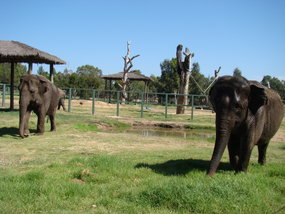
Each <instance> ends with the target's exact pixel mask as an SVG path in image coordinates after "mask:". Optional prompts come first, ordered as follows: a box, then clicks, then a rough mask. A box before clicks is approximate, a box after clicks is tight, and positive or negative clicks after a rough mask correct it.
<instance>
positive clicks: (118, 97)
mask: <svg viewBox="0 0 285 214" xmlns="http://www.w3.org/2000/svg"><path fill="white" fill-rule="evenodd" d="M119 115H120V91H117V117H119Z"/></svg>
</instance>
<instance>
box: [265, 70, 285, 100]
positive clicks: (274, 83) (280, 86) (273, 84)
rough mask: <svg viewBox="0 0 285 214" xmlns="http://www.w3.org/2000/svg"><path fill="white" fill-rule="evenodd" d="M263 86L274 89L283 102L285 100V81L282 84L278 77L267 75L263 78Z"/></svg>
mask: <svg viewBox="0 0 285 214" xmlns="http://www.w3.org/2000/svg"><path fill="white" fill-rule="evenodd" d="M261 84H262V85H264V86H267V87H270V88H272V89H273V90H275V91H277V92H278V93H279V94H280V96H281V98H282V100H284V99H285V85H284V81H283V82H282V81H281V80H279V79H278V78H276V77H271V76H269V75H266V76H264V77H263V79H262V81H261Z"/></svg>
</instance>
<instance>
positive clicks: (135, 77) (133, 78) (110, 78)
mask: <svg viewBox="0 0 285 214" xmlns="http://www.w3.org/2000/svg"><path fill="white" fill-rule="evenodd" d="M123 75H124V72H119V73H116V74H110V75H103V76H102V78H103V79H105V90H107V85H108V83H107V82H108V81H109V90H111V86H112V81H113V80H122V79H123ZM128 80H129V81H143V82H144V83H145V90H146V87H147V86H148V83H149V82H150V81H152V79H151V78H150V77H147V76H144V75H142V74H137V73H135V72H129V73H128Z"/></svg>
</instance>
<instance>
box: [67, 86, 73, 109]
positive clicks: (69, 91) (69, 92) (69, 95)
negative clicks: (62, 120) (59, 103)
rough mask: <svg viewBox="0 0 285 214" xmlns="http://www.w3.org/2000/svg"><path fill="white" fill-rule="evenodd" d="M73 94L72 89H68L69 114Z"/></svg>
mask: <svg viewBox="0 0 285 214" xmlns="http://www.w3.org/2000/svg"><path fill="white" fill-rule="evenodd" d="M71 92H72V88H69V89H68V112H70V110H71Z"/></svg>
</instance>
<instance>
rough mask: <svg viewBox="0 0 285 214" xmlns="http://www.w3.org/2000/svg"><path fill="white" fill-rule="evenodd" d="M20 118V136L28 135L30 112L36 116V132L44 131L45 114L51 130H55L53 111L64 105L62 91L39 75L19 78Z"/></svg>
mask: <svg viewBox="0 0 285 214" xmlns="http://www.w3.org/2000/svg"><path fill="white" fill-rule="evenodd" d="M19 91H20V100H19V106H20V120H19V134H20V136H21V137H22V138H24V137H28V136H29V129H28V123H29V119H30V114H31V112H32V111H33V112H35V114H36V115H37V116H38V122H37V133H38V134H43V133H44V122H45V117H46V115H48V116H49V118H50V122H51V131H55V130H56V125H55V113H56V110H57V108H60V106H63V108H65V107H64V100H63V99H64V92H63V91H62V90H61V89H59V88H57V87H56V86H55V85H54V84H53V83H51V82H50V81H49V80H48V79H46V78H45V77H43V76H40V75H31V74H27V75H24V76H22V77H21V78H20V85H19Z"/></svg>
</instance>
